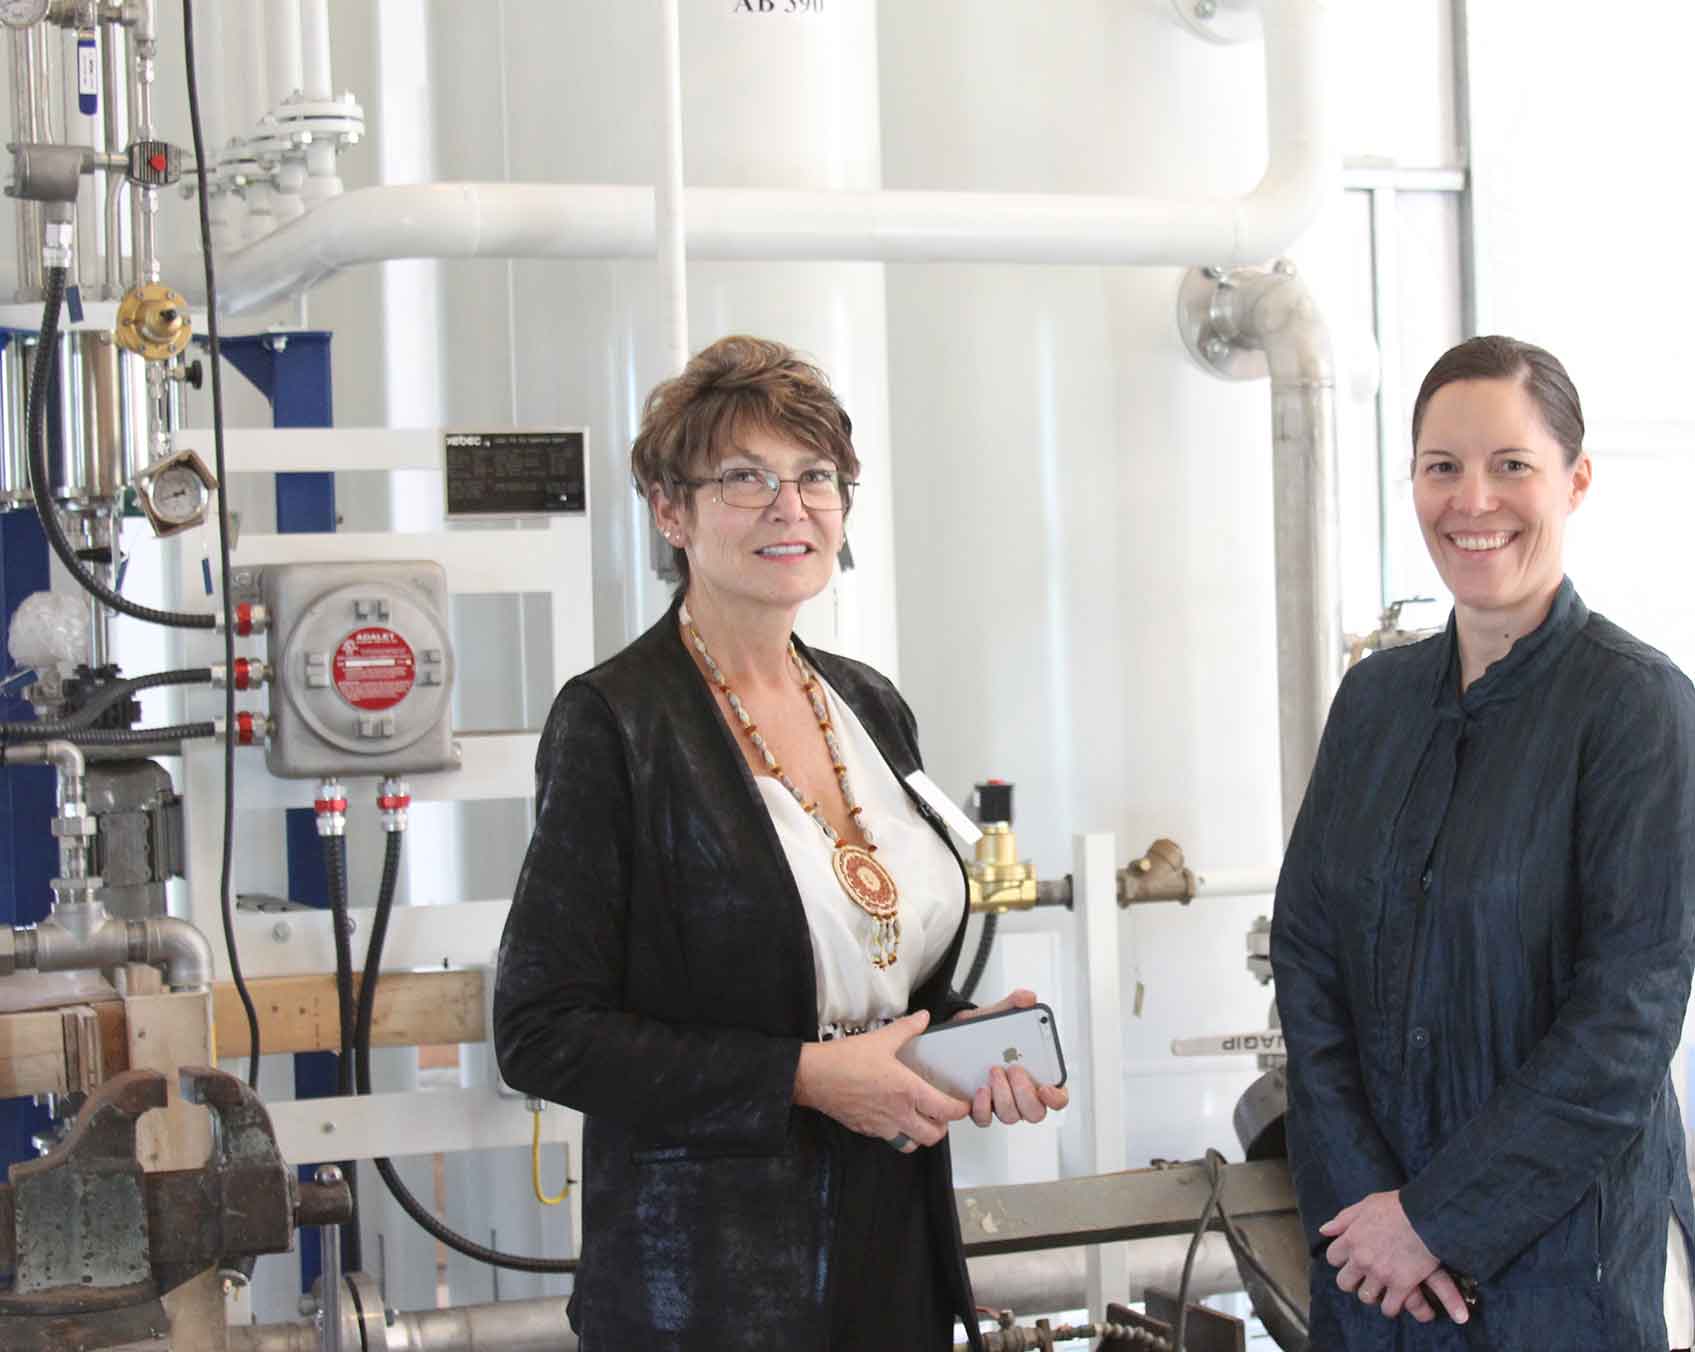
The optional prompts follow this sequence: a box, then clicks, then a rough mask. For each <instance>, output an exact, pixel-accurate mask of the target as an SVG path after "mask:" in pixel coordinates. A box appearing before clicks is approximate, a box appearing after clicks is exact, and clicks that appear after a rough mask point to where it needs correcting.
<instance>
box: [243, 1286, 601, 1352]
mask: <svg viewBox="0 0 1695 1352" xmlns="http://www.w3.org/2000/svg"><path fill="white" fill-rule="evenodd" d="M387 1333H388V1339H387V1346H386V1347H383V1348H380V1349H372V1348H362V1349H356V1348H351V1347H347V1348H338V1349H335V1352H491V1350H492V1349H495V1348H498V1349H500V1352H576V1348H577V1335H576V1334H575V1333H573V1332H571V1326H570V1324H569V1323H568V1322H566V1319H565V1298H564V1297H563V1296H547V1297H542V1298H540V1299H537V1300H503V1301H496V1302H494V1303H493V1304H489V1305H461V1306H458V1307H457V1308H454V1307H450V1308H448V1309H445V1310H413V1311H405V1312H402V1313H400V1314H397V1315H395V1316H394V1320H393V1322H392V1323H390V1324H389V1325H388V1326H387ZM318 1340H319V1335H318V1330H317V1329H316V1328H315V1327H314V1326H313V1325H311V1324H261V1325H257V1326H255V1327H251V1328H241V1327H234V1328H231V1329H230V1330H229V1352H318V1348H319V1341H318Z"/></svg>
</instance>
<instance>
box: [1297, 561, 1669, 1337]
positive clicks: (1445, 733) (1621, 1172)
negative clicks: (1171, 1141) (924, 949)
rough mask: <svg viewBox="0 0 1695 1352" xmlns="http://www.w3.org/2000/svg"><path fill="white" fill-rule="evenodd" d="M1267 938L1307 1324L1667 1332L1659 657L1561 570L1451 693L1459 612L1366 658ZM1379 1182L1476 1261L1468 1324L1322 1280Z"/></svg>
mask: <svg viewBox="0 0 1695 1352" xmlns="http://www.w3.org/2000/svg"><path fill="white" fill-rule="evenodd" d="M1271 956H1272V965H1273V967H1274V969H1275V972H1276V980H1277V1005H1278V1010H1279V1013H1280V1015H1281V1018H1282V1022H1283V1033H1284V1037H1285V1038H1286V1040H1287V1044H1288V1051H1289V1155H1290V1164H1291V1167H1292V1169H1293V1171H1294V1176H1295V1186H1296V1191H1297V1194H1298V1197H1299V1202H1300V1209H1301V1218H1302V1221H1303V1223H1304V1225H1305V1228H1306V1231H1307V1236H1308V1240H1309V1242H1310V1244H1311V1248H1312V1254H1313V1270H1312V1298H1313V1306H1312V1315H1313V1318H1312V1326H1313V1341H1312V1346H1313V1348H1314V1350H1315V1352H1318V1350H1319V1349H1336V1348H1347V1349H1350V1352H1352V1350H1353V1349H1385V1350H1389V1349H1400V1350H1401V1352H1414V1350H1415V1349H1416V1350H1417V1352H1424V1350H1425V1349H1431V1350H1434V1349H1459V1348H1473V1349H1475V1348H1489V1349H1503V1350H1505V1349H1525V1352H1530V1350H1531V1349H1535V1352H1557V1349H1564V1348H1570V1349H1574V1350H1575V1349H1583V1350H1584V1352H1594V1349H1601V1348H1605V1349H1608V1350H1609V1352H1613V1350H1615V1349H1619V1350H1625V1352H1629V1350H1632V1349H1644V1352H1662V1350H1663V1349H1664V1348H1665V1347H1666V1346H1667V1343H1666V1334H1665V1320H1664V1312H1663V1303H1664V1280H1665V1276H1664V1274H1665V1253H1666V1227H1667V1221H1668V1218H1669V1217H1670V1216H1671V1215H1672V1214H1673V1213H1674V1212H1675V1214H1676V1215H1677V1217H1678V1218H1679V1220H1680V1221H1681V1222H1682V1226H1683V1229H1684V1231H1685V1233H1687V1232H1688V1231H1689V1229H1690V1225H1691V1214H1690V1189H1689V1178H1688V1172H1687V1170H1686V1168H1685V1163H1684V1140H1683V1124H1682V1119H1681V1114H1680V1112H1679V1110H1678V1105H1677V1095H1676V1093H1675V1091H1674V1090H1673V1088H1672V1085H1671V1080H1670V1076H1669V1075H1668V1066H1669V1063H1670V1061H1671V1056H1672V1053H1673V1051H1674V1050H1675V1049H1676V1047H1677V1044H1678V1040H1679V1037H1680V1035H1681V1032H1682V1027H1683V1012H1684V1005H1685V1003H1686V1002H1687V1000H1688V996H1689V983H1690V970H1691V963H1692V959H1695V689H1692V688H1691V686H1690V683H1689V681H1688V680H1687V679H1686V678H1685V677H1684V676H1683V674H1682V673H1681V672H1679V671H1678V670H1677V668H1676V667H1675V666H1674V665H1673V664H1672V663H1671V662H1670V660H1668V659H1667V658H1666V657H1665V656H1663V655H1662V654H1661V653H1658V652H1656V651H1655V650H1654V649H1652V648H1650V647H1648V646H1647V645H1646V644H1643V643H1640V642H1638V641H1637V640H1636V639H1634V638H1632V637H1631V636H1630V635H1629V634H1627V633H1625V632H1624V631H1623V630H1621V629H1620V628H1618V627H1617V626H1616V625H1614V624H1611V623H1609V622H1608V621H1606V620H1604V619H1602V618H1601V617H1600V616H1599V615H1594V614H1591V613H1590V611H1589V609H1588V607H1587V606H1585V605H1584V604H1583V602H1582V600H1580V599H1579V598H1578V596H1577V593H1576V592H1575V590H1573V588H1572V585H1571V583H1570V581H1569V580H1568V581H1566V582H1564V583H1563V584H1562V586H1561V588H1560V591H1559V594H1558V595H1557V597H1556V598H1555V601H1554V604H1553V607H1552V609H1551V610H1550V612H1549V614H1548V618H1547V619H1546V620H1545V621H1544V622H1543V624H1542V625H1541V627H1540V628H1538V629H1537V630H1536V631H1535V632H1534V633H1532V634H1529V635H1527V636H1525V637H1524V638H1522V639H1520V640H1519V641H1518V642H1517V643H1516V644H1514V645H1513V648H1512V650H1511V651H1510V652H1509V653H1508V654H1507V656H1505V657H1504V658H1502V659H1501V660H1499V661H1498V662H1496V663H1495V664H1494V665H1493V666H1492V667H1490V668H1489V669H1488V671H1487V672H1485V673H1484V675H1483V676H1482V677H1481V678H1479V679H1478V680H1476V681H1474V682H1473V683H1472V685H1471V687H1470V688H1469V689H1467V690H1466V691H1465V692H1464V693H1461V691H1460V687H1459V661H1458V648H1457V644H1456V641H1455V633H1454V624H1453V621H1452V620H1451V619H1450V621H1449V624H1448V630H1447V633H1446V635H1445V636H1442V637H1438V638H1432V639H1429V640H1426V641H1425V642H1423V643H1418V644H1414V645H1411V646H1409V647H1405V648H1398V649H1392V650H1390V651H1387V652H1383V653H1379V654H1376V655H1374V656H1372V657H1370V658H1368V659H1367V660H1366V661H1364V662H1362V663H1360V664H1359V665H1358V666H1356V667H1355V668H1354V669H1353V670H1352V671H1350V672H1349V673H1348V676H1347V678H1346V679H1345V680H1344V681H1343V682H1342V687H1341V689H1340V691H1339V692H1338V693H1337V696H1336V701H1335V704H1334V706H1333V707H1332V709H1331V713H1330V719H1329V723H1328V724H1327V726H1326V728H1325V732H1324V740H1323V743H1322V745H1321V747H1320V749H1319V754H1318V763H1317V766H1316V767H1315V769H1314V771H1313V777H1312V782H1311V784H1310V785H1309V787H1308V790H1307V796H1306V800H1305V802H1304V804H1303V805H1302V808H1301V813H1300V816H1299V818H1298V820H1297V822H1296V824H1295V830H1294V834H1293V836H1292V838H1291V840H1290V842H1289V849H1288V853H1287V855H1286V856H1285V859H1284V864H1283V872H1282V876H1281V878H1280V879H1279V881H1278V885H1277V907H1276V914H1275V918H1274V920H1273V924H1272V943H1271ZM1393 1189H1400V1191H1401V1202H1402V1205H1403V1206H1404V1207H1405V1208H1406V1213H1407V1217H1408V1219H1409V1220H1410V1221H1411V1222H1412V1225H1413V1228H1414V1229H1415V1230H1417V1232H1418V1234H1419V1236H1420V1237H1421V1238H1422V1239H1423V1240H1424V1242H1425V1244H1426V1245H1427V1246H1428V1247H1429V1249H1430V1250H1431V1252H1432V1253H1434V1254H1435V1255H1436V1256H1437V1257H1438V1259H1440V1260H1441V1262H1442V1263H1443V1264H1444V1265H1445V1266H1446V1267H1447V1268H1448V1269H1450V1270H1451V1271H1453V1272H1455V1273H1458V1274H1463V1275H1464V1276H1466V1277H1469V1278H1471V1279H1473V1280H1474V1281H1476V1282H1477V1283H1478V1302H1477V1308H1476V1310H1475V1311H1474V1317H1473V1322H1472V1325H1471V1326H1470V1327H1469V1330H1462V1329H1459V1328H1457V1327H1456V1326H1454V1325H1452V1324H1450V1323H1448V1322H1447V1320H1446V1318H1445V1317H1439V1318H1438V1320H1437V1322H1436V1323H1434V1324H1430V1325H1419V1324H1417V1323H1415V1322H1414V1321H1413V1320H1412V1319H1411V1317H1410V1316H1405V1315H1403V1316H1401V1317H1400V1318H1399V1319H1397V1320H1387V1319H1385V1318H1383V1316H1382V1315H1381V1314H1379V1313H1378V1312H1377V1311H1376V1310H1375V1309H1373V1308H1370V1307H1367V1306H1365V1305H1362V1304H1361V1303H1360V1302H1359V1300H1358V1299H1357V1298H1355V1297H1354V1296H1352V1295H1349V1294H1345V1293H1343V1292H1341V1291H1339V1290H1338V1289H1337V1288H1336V1284H1335V1276H1336V1272H1335V1269H1334V1268H1332V1267H1331V1266H1330V1265H1329V1263H1327V1262H1326V1261H1325V1260H1324V1251H1325V1249H1326V1248H1327V1247H1328V1244H1329V1241H1328V1240H1327V1239H1325V1238H1324V1237H1323V1236H1321V1235H1319V1233H1318V1227H1319V1226H1320V1225H1321V1224H1323V1223H1324V1222H1325V1221H1327V1220H1329V1219H1330V1217H1332V1216H1334V1215H1335V1214H1336V1213H1337V1212H1338V1211H1340V1210H1341V1209H1342V1208H1343V1207H1345V1206H1349V1205H1351V1204H1352V1203H1354V1202H1357V1201H1359V1200H1360V1199H1361V1198H1363V1197H1365V1196H1366V1195H1367V1194H1368V1193H1373V1192H1383V1191H1389V1190H1393Z"/></svg>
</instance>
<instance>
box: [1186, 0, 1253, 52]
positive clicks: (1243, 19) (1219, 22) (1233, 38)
mask: <svg viewBox="0 0 1695 1352" xmlns="http://www.w3.org/2000/svg"><path fill="white" fill-rule="evenodd" d="M1171 7H1172V8H1173V9H1175V10H1176V11H1177V17H1178V18H1179V19H1180V20H1182V23H1183V26H1184V27H1185V28H1187V29H1188V30H1189V31H1190V32H1191V33H1193V34H1194V35H1195V36H1196V37H1200V38H1205V39H1206V40H1207V41H1208V42H1215V43H1217V44H1218V45H1220V46H1233V45H1235V44H1236V43H1238V42H1253V41H1256V40H1257V39H1258V38H1259V37H1260V36H1261V35H1262V34H1263V32H1264V31H1265V26H1264V24H1263V23H1262V22H1261V21H1260V13H1259V4H1258V0H1171Z"/></svg>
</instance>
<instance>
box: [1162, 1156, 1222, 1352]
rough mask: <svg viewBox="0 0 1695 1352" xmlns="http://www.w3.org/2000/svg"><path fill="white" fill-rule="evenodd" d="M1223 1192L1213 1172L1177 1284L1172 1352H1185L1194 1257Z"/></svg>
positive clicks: (1219, 1173) (1218, 1174) (1216, 1172)
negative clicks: (1204, 1203)
mask: <svg viewBox="0 0 1695 1352" xmlns="http://www.w3.org/2000/svg"><path fill="white" fill-rule="evenodd" d="M1223 1191H1224V1171H1223V1170H1222V1169H1218V1170H1214V1171H1213V1175H1212V1190H1211V1191H1210V1192H1208V1193H1207V1200H1206V1205H1205V1206H1203V1207H1202V1208H1201V1215H1200V1219H1199V1220H1197V1221H1196V1222H1195V1233H1194V1234H1193V1236H1191V1237H1190V1239H1189V1252H1188V1254H1187V1255H1186V1256H1185V1257H1184V1259H1183V1279H1182V1280H1181V1281H1180V1282H1178V1284H1177V1327H1176V1328H1174V1329H1173V1330H1172V1336H1171V1346H1172V1352H1187V1349H1186V1348H1185V1346H1184V1341H1183V1339H1184V1335H1185V1334H1186V1332H1187V1331H1188V1327H1189V1283H1190V1280H1191V1279H1192V1278H1193V1277H1194V1275H1195V1255H1196V1253H1198V1252H1199V1251H1200V1247H1201V1237H1202V1236H1203V1235H1205V1234H1206V1232H1207V1226H1208V1225H1210V1224H1211V1223H1212V1213H1213V1212H1214V1210H1216V1209H1217V1207H1218V1195H1219V1193H1221V1192H1223Z"/></svg>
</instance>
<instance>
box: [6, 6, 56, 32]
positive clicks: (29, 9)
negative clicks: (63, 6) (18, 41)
mask: <svg viewBox="0 0 1695 1352" xmlns="http://www.w3.org/2000/svg"><path fill="white" fill-rule="evenodd" d="M51 2H52V0H0V23H3V24H5V25H6V27H8V28H28V27H29V26H30V25H31V24H37V23H40V22H41V21H42V20H43V19H45V18H46V17H47V7H48V5H49V4H50V3H51Z"/></svg>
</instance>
